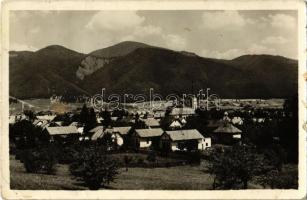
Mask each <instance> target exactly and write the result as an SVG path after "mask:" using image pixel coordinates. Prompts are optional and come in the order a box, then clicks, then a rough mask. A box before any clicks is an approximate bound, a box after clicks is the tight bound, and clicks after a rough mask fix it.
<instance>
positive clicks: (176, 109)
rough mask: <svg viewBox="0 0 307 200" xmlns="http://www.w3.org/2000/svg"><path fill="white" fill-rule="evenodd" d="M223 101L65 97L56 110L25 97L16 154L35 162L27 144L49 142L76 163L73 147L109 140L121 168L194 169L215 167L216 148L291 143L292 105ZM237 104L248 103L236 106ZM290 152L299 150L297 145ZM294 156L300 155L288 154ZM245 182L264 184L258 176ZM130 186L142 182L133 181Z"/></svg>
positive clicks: (14, 137) (16, 123) (14, 140)
mask: <svg viewBox="0 0 307 200" xmlns="http://www.w3.org/2000/svg"><path fill="white" fill-rule="evenodd" d="M220 102H222V103H221V106H220V107H214V105H215V104H214V103H212V104H210V105H211V107H210V109H203V107H201V103H200V102H198V101H197V100H195V99H191V100H190V101H189V102H180V103H177V102H165V103H164V104H163V107H162V108H158V109H149V108H145V109H144V108H142V109H140V108H138V107H137V106H134V107H131V106H130V107H129V106H128V109H123V108H116V109H109V108H103V109H100V110H97V109H94V107H93V106H92V105H91V104H80V105H82V106H81V107H76V108H75V109H73V110H67V108H66V107H65V106H67V104H65V103H60V102H57V103H53V104H55V105H56V106H54V107H53V109H52V110H43V111H33V110H27V109H25V107H26V105H22V107H23V109H25V110H24V111H23V113H19V114H12V115H11V116H10V118H9V123H10V151H11V154H12V155H13V154H15V158H14V159H17V160H18V159H19V160H20V162H21V163H23V164H24V165H25V168H26V170H28V169H27V166H26V165H27V164H26V163H27V161H26V160H23V159H22V158H23V157H26V158H28V156H25V155H24V152H26V150H28V149H33V148H34V147H35V146H37V147H38V148H45V147H46V148H47V149H48V148H49V146H50V145H53V146H54V147H53V148H54V149H53V150H51V151H54V152H57V153H56V155H55V157H56V159H55V160H57V161H55V163H59V164H71V163H74V161H75V159H76V158H75V156H74V154H73V153H72V150H73V152H78V151H80V148H81V149H83V150H82V151H84V149H88V148H92V147H95V148H96V147H99V148H100V147H103V149H104V150H103V154H105V153H106V154H109V155H111V157H112V159H114V160H115V161H116V162H119V163H120V164H119V168H126V170H127V171H128V168H133V169H138V168H144V169H147V168H149V169H169V170H174V169H175V168H176V167H188V166H191V169H194V168H195V166H198V167H197V170H200V169H201V170H202V169H203V168H209V169H210V166H208V165H210V163H211V161H212V159H213V158H212V156H215V155H218V154H216V151H222V152H224V151H225V150H226V151H227V149H233V148H236V147H237V146H238V147H240V148H241V147H244V146H246V145H247V146H250V145H252V146H255V147H256V148H259V147H261V148H262V147H265V148H272V149H273V150H272V151H276V149H278V150H277V151H279V150H280V149H284V148H281V146H283V145H284V144H283V142H284V140H285V138H287V137H285V136H284V135H283V134H282V133H281V132H280V131H273V130H280V128H277V129H276V127H278V126H279V125H278V124H281V123H282V122H284V120H289V118H291V117H292V116H293V113H292V111H291V112H289V111H287V110H286V109H285V108H284V106H276V105H274V106H272V107H271V108H268V106H267V105H266V106H265V107H261V106H260V105H265V104H266V103H265V101H264V100H262V101H261V100H260V101H259V100H258V101H257V100H251V101H247V100H242V101H238V100H228V101H225V100H222V101H220ZM238 102H239V103H238ZM240 102H241V103H240ZM244 102H245V103H244ZM19 103H20V102H19ZM205 104H206V102H205ZM253 105H254V106H253ZM235 106H241V107H240V108H239V109H235V108H234V107H235ZM242 107H243V108H242ZM259 107H260V108H259ZM27 129H29V130H30V131H29V130H27ZM285 131H286V130H285ZM232 147H233V148H232ZM276 147H277V148H276ZM41 151H42V150H41V149H40V152H41ZM47 151H50V149H48V150H47ZM97 151H100V150H97ZM257 151H258V152H257V153H259V150H257ZM284 151H287V150H284ZM54 152H53V153H54ZM260 153H261V152H260ZM51 154H52V153H51ZM273 155H275V153H274V154H273ZM49 156H50V155H49ZM287 156H288V157H293V155H291V153H290V154H289V155H287ZM38 157H39V156H38ZM37 159H41V158H37ZM48 159H51V158H48ZM48 159H47V160H48ZM31 162H32V161H31ZM48 162H49V160H48ZM286 162H287V163H289V162H290V163H291V162H292V161H291V159H288V160H287V161H286ZM279 165H280V163H279ZM52 166H53V165H52ZM193 166H194V167H193ZM42 168H43V169H44V166H43V167H41V168H40V170H37V171H36V172H35V173H41V172H39V171H44V170H42ZM69 169H70V168H69ZM291 169H292V168H291ZM246 170H249V169H248V168H246ZM29 171H30V172H31V170H29ZM34 171H35V170H34ZM32 173H33V172H32ZM48 173H49V172H48ZM48 173H47V174H48ZM70 173H71V174H73V173H72V172H70ZM123 173H127V172H123ZM197 173H201V174H202V173H203V172H201V171H200V172H197ZM209 174H210V173H209ZM206 176H208V174H206ZM212 177H215V176H209V177H207V178H206V179H207V180H202V181H200V182H203V181H204V182H205V183H206V184H203V186H199V185H198V186H197V188H198V187H200V188H203V187H205V189H212V188H213V189H214V188H216V186H215V179H216V178H214V180H213V179H212ZM162 180H163V179H161V181H162ZM294 180H295V179H294ZM134 181H136V180H134ZM166 181H169V180H166ZM111 182H112V179H111ZM117 182H118V181H117ZM213 182H214V184H213ZM253 182H254V181H253ZM177 184H180V182H178V183H177ZM198 184H200V183H198ZM291 184H292V183H291ZM145 185H146V183H145ZM208 185H210V187H208ZM212 185H214V186H212ZM123 187H124V186H123ZM126 187H127V186H125V187H124V188H122V189H125V188H126ZM139 187H140V186H139ZM244 187H251V188H258V187H260V186H259V184H258V183H255V182H254V183H251V184H250V185H249V186H244ZM274 187H275V186H274ZM97 188H99V187H96V189H97ZM128 188H129V189H135V188H138V187H134V186H131V185H130V186H128ZM141 188H142V187H141ZM141 188H140V189H141ZM149 188H150V187H149ZM187 188H195V186H193V185H191V186H188V187H187ZM221 188H222V187H221Z"/></svg>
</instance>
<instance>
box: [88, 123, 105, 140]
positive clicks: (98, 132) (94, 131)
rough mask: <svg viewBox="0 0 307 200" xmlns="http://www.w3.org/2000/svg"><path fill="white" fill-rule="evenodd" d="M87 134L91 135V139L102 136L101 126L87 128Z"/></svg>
mask: <svg viewBox="0 0 307 200" xmlns="http://www.w3.org/2000/svg"><path fill="white" fill-rule="evenodd" d="M89 135H90V136H91V140H93V141H96V140H98V139H100V138H102V137H103V135H104V130H103V126H96V127H95V128H93V129H91V130H89Z"/></svg>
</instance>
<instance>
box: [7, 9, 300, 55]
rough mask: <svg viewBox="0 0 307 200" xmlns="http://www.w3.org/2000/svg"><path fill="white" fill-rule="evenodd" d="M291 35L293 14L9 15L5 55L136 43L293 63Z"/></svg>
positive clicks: (294, 25) (294, 30) (294, 24)
mask: <svg viewBox="0 0 307 200" xmlns="http://www.w3.org/2000/svg"><path fill="white" fill-rule="evenodd" d="M297 29H298V28H297V12H296V11H290V10H282V11H276V10H275V11H271V10H265V11H264V10H262V11H261V10H255V11H246V10H245V11H236V10H230V11H228V10H227V11H225V10H220V11H205V10H181V11H178V10H173V11H167V10H163V11H162V10H156V11H145V10H141V11H140V10H139V11H11V12H10V50H16V51H20V50H31V51H36V50H38V49H41V48H44V47H46V46H48V45H62V46H65V47H66V48H69V49H72V50H75V51H78V52H81V53H90V52H92V51H94V50H97V49H101V48H105V47H108V46H111V45H114V44H117V43H119V42H122V41H137V42H143V43H146V44H149V45H153V46H159V47H164V48H169V49H173V50H177V51H189V52H194V53H196V54H198V55H199V56H203V57H212V58H220V59H233V58H236V57H238V56H241V55H245V54H271V55H280V56H284V57H288V58H293V59H297V53H298V50H297V49H298V44H297V43H298V34H297V33H298V32H297Z"/></svg>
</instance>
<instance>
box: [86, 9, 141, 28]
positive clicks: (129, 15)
mask: <svg viewBox="0 0 307 200" xmlns="http://www.w3.org/2000/svg"><path fill="white" fill-rule="evenodd" d="M144 20H145V18H144V17H141V16H139V15H137V13H136V11H100V12H98V13H96V14H95V15H94V16H93V17H92V19H91V20H90V21H89V22H88V24H86V26H85V27H86V28H88V29H92V30H94V29H95V30H97V29H98V30H104V31H125V30H126V31H127V30H129V29H132V28H134V27H136V26H139V25H141V24H142V23H143V22H144Z"/></svg>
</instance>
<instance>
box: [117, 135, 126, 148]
mask: <svg viewBox="0 0 307 200" xmlns="http://www.w3.org/2000/svg"><path fill="white" fill-rule="evenodd" d="M115 137H116V143H117V145H118V146H122V145H123V144H124V139H123V138H122V137H121V136H120V135H119V134H116V135H115Z"/></svg>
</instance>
